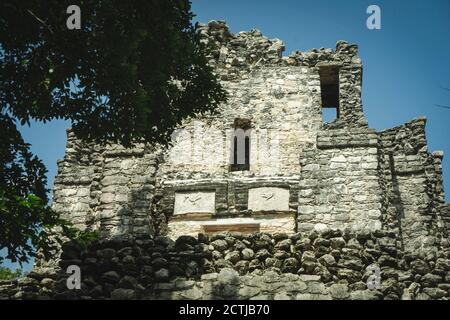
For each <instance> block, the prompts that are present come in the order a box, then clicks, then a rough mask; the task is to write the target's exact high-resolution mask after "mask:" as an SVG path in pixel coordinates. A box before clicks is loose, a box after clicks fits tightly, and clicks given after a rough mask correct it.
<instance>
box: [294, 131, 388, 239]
mask: <svg viewBox="0 0 450 320" xmlns="http://www.w3.org/2000/svg"><path fill="white" fill-rule="evenodd" d="M377 146H378V138H377V135H376V133H375V132H374V131H373V130H370V129H364V128H363V129H327V130H323V131H321V132H319V134H318V136H317V149H312V150H310V151H308V152H305V154H304V157H303V158H301V159H300V162H301V164H302V169H301V177H300V183H299V188H300V189H299V195H298V202H299V207H298V230H299V231H308V230H313V229H315V230H318V231H320V230H326V229H328V228H331V229H345V228H350V229H354V230H363V229H368V230H372V231H374V230H377V229H380V228H381V219H380V217H381V209H382V208H381V188H380V185H379V176H378V149H377Z"/></svg>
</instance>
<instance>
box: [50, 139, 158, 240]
mask: <svg viewBox="0 0 450 320" xmlns="http://www.w3.org/2000/svg"><path fill="white" fill-rule="evenodd" d="M158 156H159V154H158V150H156V149H155V148H152V147H150V146H144V145H141V146H136V147H134V148H131V149H126V148H123V147H121V146H118V145H114V146H110V145H108V146H97V145H92V144H90V145H86V144H83V143H82V142H80V141H79V140H78V139H76V137H75V136H74V135H73V133H72V132H71V131H68V142H67V148H66V154H65V156H64V159H63V160H62V161H59V162H58V174H57V176H56V179H55V182H54V188H53V204H52V206H53V209H54V210H56V211H58V212H60V213H61V214H62V216H63V217H64V218H66V219H69V220H70V221H72V222H73V223H74V225H75V226H76V227H78V228H80V229H82V230H84V229H89V230H95V231H98V232H99V235H100V236H101V237H102V238H114V237H133V236H135V235H139V234H149V233H152V232H153V230H152V229H153V224H152V222H151V221H150V217H151V214H150V207H151V204H152V200H153V195H154V189H155V183H156V182H155V173H156V170H157V166H158V162H159V160H158Z"/></svg>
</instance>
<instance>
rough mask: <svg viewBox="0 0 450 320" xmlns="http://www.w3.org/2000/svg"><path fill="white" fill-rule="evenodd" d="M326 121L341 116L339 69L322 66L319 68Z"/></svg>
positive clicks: (323, 113) (324, 118) (323, 111)
mask: <svg viewBox="0 0 450 320" xmlns="http://www.w3.org/2000/svg"><path fill="white" fill-rule="evenodd" d="M319 75H320V91H321V95H322V115H323V120H324V122H331V121H333V120H335V119H337V118H339V69H338V68H336V67H322V68H320V70H319Z"/></svg>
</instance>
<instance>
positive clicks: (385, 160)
mask: <svg viewBox="0 0 450 320" xmlns="http://www.w3.org/2000/svg"><path fill="white" fill-rule="evenodd" d="M425 123H426V119H425V118H418V119H416V120H413V121H411V122H409V123H407V124H405V125H402V126H399V127H396V128H393V129H389V130H385V131H382V132H381V133H380V134H379V136H380V147H381V148H380V166H381V168H382V171H383V172H384V174H382V175H380V177H381V180H382V181H383V184H384V187H385V190H386V192H385V193H384V194H385V197H386V198H385V202H384V203H385V204H386V208H385V209H386V216H385V217H384V218H385V220H384V224H385V225H386V226H391V230H397V232H398V233H399V235H400V237H401V241H402V246H404V247H405V248H406V249H407V250H409V251H413V250H424V251H429V250H436V248H438V247H439V246H440V245H442V242H444V243H447V241H448V233H447V230H446V226H445V222H444V219H443V217H442V213H441V209H440V208H441V205H443V204H444V191H443V184H442V164H441V160H442V152H435V153H432V154H430V153H428V150H427V144H426V136H425ZM444 245H445V244H444Z"/></svg>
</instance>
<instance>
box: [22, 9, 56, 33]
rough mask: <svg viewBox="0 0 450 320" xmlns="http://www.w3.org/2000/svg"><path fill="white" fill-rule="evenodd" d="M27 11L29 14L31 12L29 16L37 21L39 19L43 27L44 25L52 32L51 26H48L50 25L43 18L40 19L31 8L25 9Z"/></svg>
mask: <svg viewBox="0 0 450 320" xmlns="http://www.w3.org/2000/svg"><path fill="white" fill-rule="evenodd" d="M27 12H28V13H29V14H31V16H32V17H33V18H35V19H36V20H37V21H39V23H41V24H42V25H43V26H44V27H46V28H47V29H48V31H50V33H51V34H53V30H52V28H50V26H49V25H48V24H47V23H46V22H45V21H44V20H42V19H40V18H39V17H38V16H36V15H35V14H34V13H33V11H31V10H29V9H28V10H27Z"/></svg>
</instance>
